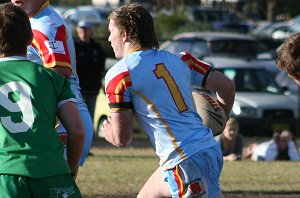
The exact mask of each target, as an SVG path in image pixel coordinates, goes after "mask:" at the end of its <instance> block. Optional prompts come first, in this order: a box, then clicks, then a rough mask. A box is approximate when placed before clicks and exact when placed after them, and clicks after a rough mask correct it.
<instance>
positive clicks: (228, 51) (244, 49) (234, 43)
mask: <svg viewBox="0 0 300 198" xmlns="http://www.w3.org/2000/svg"><path fill="white" fill-rule="evenodd" d="M210 46H211V53H212V54H215V55H220V54H221V55H230V56H238V57H249V58H254V59H272V58H273V56H272V54H271V53H270V52H269V50H268V49H267V48H266V47H264V46H263V45H260V43H258V42H255V41H245V40H216V41H211V42H210Z"/></svg>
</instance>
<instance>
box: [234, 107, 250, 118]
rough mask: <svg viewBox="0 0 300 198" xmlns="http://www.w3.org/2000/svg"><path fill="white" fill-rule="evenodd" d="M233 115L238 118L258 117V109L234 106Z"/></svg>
mask: <svg viewBox="0 0 300 198" xmlns="http://www.w3.org/2000/svg"><path fill="white" fill-rule="evenodd" d="M232 113H233V114H234V115H235V116H237V117H256V109H255V108H251V107H240V106H234V107H233V108H232Z"/></svg>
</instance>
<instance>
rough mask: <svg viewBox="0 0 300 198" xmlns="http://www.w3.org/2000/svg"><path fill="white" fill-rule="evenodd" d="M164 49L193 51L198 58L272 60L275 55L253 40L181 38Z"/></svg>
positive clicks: (177, 52)
mask: <svg viewBox="0 0 300 198" xmlns="http://www.w3.org/2000/svg"><path fill="white" fill-rule="evenodd" d="M163 49H165V50H167V51H169V52H171V53H174V54H179V53H180V52H182V51H186V52H189V53H191V54H192V55H193V56H195V57H197V58H203V57H204V56H216V55H217V56H226V57H239V58H250V59H259V60H272V59H273V55H272V53H271V52H270V50H268V49H267V48H266V47H265V46H264V45H262V44H260V43H258V42H255V41H251V40H249V41H248V40H229V39H226V40H214V41H210V42H207V41H205V40H201V39H195V38H181V39H178V40H175V41H172V42H170V43H169V44H168V45H166V46H165V47H164V48H163Z"/></svg>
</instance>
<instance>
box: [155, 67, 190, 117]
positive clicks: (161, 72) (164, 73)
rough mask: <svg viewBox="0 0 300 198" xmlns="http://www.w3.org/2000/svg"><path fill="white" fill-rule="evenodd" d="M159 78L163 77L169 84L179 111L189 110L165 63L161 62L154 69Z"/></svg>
mask: <svg viewBox="0 0 300 198" xmlns="http://www.w3.org/2000/svg"><path fill="white" fill-rule="evenodd" d="M153 72H154V73H155V76H156V78H157V79H161V78H162V79H163V80H164V81H165V83H166V84H167V87H168V89H169V91H170V93H171V95H172V98H173V101H174V103H175V105H176V106H177V108H178V111H179V112H184V111H186V110H187V106H186V104H185V102H184V99H183V97H182V95H181V93H180V91H179V89H178V86H177V84H176V82H175V81H174V79H173V77H172V76H171V74H170V72H169V71H168V70H167V68H166V67H165V65H164V64H162V63H160V64H157V65H156V68H155V70H154V71H153Z"/></svg>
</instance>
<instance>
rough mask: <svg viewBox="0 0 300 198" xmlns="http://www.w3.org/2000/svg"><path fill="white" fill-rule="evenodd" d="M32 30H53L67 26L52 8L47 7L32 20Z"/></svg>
mask: <svg viewBox="0 0 300 198" xmlns="http://www.w3.org/2000/svg"><path fill="white" fill-rule="evenodd" d="M30 23H31V26H32V29H38V30H43V29H44V30H53V28H55V27H59V26H62V25H65V22H64V20H63V19H62V17H61V16H59V14H58V13H57V12H55V11H54V10H53V9H52V7H50V6H47V7H46V8H44V9H43V10H42V11H41V12H40V13H39V14H37V15H36V16H35V17H33V18H30Z"/></svg>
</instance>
